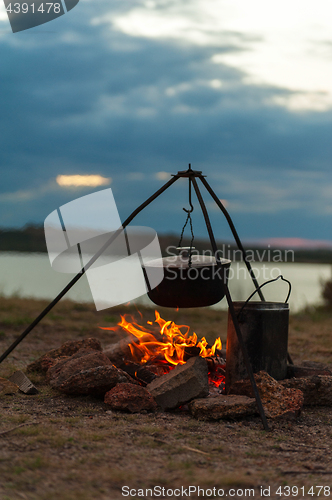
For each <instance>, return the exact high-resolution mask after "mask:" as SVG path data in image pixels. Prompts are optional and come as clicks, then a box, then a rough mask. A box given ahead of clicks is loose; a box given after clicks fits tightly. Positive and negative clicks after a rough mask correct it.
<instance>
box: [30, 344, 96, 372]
mask: <svg viewBox="0 0 332 500" xmlns="http://www.w3.org/2000/svg"><path fill="white" fill-rule="evenodd" d="M82 348H86V349H91V350H94V351H102V347H101V344H100V342H99V340H98V339H95V338H92V337H91V338H86V339H83V340H68V341H67V342H65V343H64V344H62V346H61V347H59V348H58V349H52V350H51V351H48V352H47V353H45V354H44V355H43V356H41V357H40V358H39V359H37V360H36V361H33V362H32V363H30V364H29V365H28V366H27V372H28V373H29V372H44V373H45V372H47V370H48V369H49V368H50V367H51V366H52V365H53V364H55V362H56V361H55V360H57V359H58V358H62V357H64V356H66V357H67V356H72V355H73V354H75V353H76V352H77V351H79V350H80V349H82Z"/></svg>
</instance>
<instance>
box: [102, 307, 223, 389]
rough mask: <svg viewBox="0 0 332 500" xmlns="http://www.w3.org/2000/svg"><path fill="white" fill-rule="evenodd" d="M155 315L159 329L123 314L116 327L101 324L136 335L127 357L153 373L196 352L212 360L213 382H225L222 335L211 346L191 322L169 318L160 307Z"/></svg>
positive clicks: (173, 365)
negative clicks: (221, 352)
mask: <svg viewBox="0 0 332 500" xmlns="http://www.w3.org/2000/svg"><path fill="white" fill-rule="evenodd" d="M155 315H156V319H155V323H157V324H158V326H159V328H158V330H156V329H153V328H151V326H153V323H152V322H151V321H147V325H149V327H145V326H142V325H139V324H138V323H137V322H136V321H135V320H134V318H133V317H132V316H131V315H124V316H121V321H120V322H119V323H118V325H117V326H116V327H101V328H102V329H103V330H118V329H119V328H121V329H122V330H124V331H126V332H127V333H129V334H130V335H132V336H133V337H134V341H133V342H131V343H130V344H129V348H130V353H131V359H128V360H127V361H128V363H130V362H135V363H138V364H139V365H144V366H146V367H148V368H149V370H150V371H151V372H152V373H155V374H156V375H158V376H160V375H163V374H165V373H168V372H169V371H170V370H172V369H173V368H175V367H176V366H177V365H183V364H185V363H186V361H187V360H188V359H189V358H191V357H193V356H201V357H203V358H205V359H206V360H207V362H208V366H209V382H210V384H212V385H214V386H215V387H219V386H220V384H224V382H225V371H224V370H225V360H223V359H222V358H220V357H219V356H218V355H219V351H220V350H221V348H222V344H221V340H220V338H218V339H216V341H215V342H214V344H213V346H210V345H209V344H208V342H207V340H206V339H205V337H203V338H202V339H201V340H198V337H197V335H196V333H195V332H193V333H192V334H190V327H189V326H187V325H177V324H176V323H174V322H173V321H165V320H164V319H162V318H161V316H160V314H159V313H158V311H155ZM127 318H128V319H130V320H131V321H128V320H127Z"/></svg>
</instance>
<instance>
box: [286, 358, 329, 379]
mask: <svg viewBox="0 0 332 500" xmlns="http://www.w3.org/2000/svg"><path fill="white" fill-rule="evenodd" d="M314 375H332V371H331V370H330V369H329V368H328V367H327V366H326V365H323V363H315V362H313V361H312V362H304V363H302V364H301V365H287V378H293V377H296V378H304V377H312V376H314Z"/></svg>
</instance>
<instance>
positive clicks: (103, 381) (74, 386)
mask: <svg viewBox="0 0 332 500" xmlns="http://www.w3.org/2000/svg"><path fill="white" fill-rule="evenodd" d="M83 359H84V358H83ZM123 382H131V383H132V384H135V382H134V380H133V379H131V378H130V376H129V375H128V374H127V373H125V372H123V371H122V370H120V369H119V368H116V366H114V365H112V364H111V363H110V365H109V366H97V367H94V368H89V369H87V370H81V371H79V372H76V373H74V374H73V375H71V376H70V377H69V378H67V379H66V380H64V381H63V382H62V384H60V385H58V386H57V387H56V388H57V389H58V390H59V391H60V392H63V393H65V394H68V395H77V396H88V395H90V396H96V397H104V395H105V394H106V392H108V391H110V390H111V389H112V388H113V387H114V386H116V384H120V383H123ZM135 387H136V386H135Z"/></svg>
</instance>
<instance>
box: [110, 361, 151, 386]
mask: <svg viewBox="0 0 332 500" xmlns="http://www.w3.org/2000/svg"><path fill="white" fill-rule="evenodd" d="M119 368H121V370H123V371H124V372H126V373H128V375H130V376H131V377H133V378H135V379H136V380H138V381H139V382H140V383H141V384H143V385H147V384H149V383H150V382H152V381H153V380H154V379H155V378H156V374H155V373H153V372H152V371H150V370H149V368H148V367H147V366H145V365H139V364H138V363H134V362H133V361H126V362H125V363H123V364H122V365H121V366H119Z"/></svg>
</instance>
